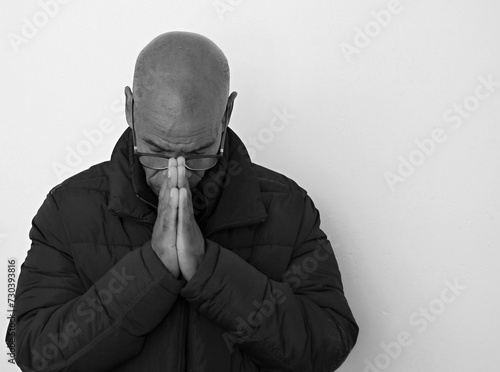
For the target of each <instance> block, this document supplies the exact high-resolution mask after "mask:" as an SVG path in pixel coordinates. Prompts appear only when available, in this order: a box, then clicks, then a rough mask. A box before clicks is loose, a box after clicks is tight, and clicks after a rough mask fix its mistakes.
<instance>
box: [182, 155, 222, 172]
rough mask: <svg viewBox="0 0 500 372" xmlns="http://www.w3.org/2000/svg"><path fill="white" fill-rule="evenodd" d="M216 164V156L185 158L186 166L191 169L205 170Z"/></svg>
mask: <svg viewBox="0 0 500 372" xmlns="http://www.w3.org/2000/svg"><path fill="white" fill-rule="evenodd" d="M215 164H217V158H196V159H188V160H186V166H188V167H189V168H190V169H192V170H205V169H210V168H212V167H213V166H214V165H215Z"/></svg>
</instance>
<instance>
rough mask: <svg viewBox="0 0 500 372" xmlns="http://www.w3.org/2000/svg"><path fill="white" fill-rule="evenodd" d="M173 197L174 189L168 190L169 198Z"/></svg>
mask: <svg viewBox="0 0 500 372" xmlns="http://www.w3.org/2000/svg"><path fill="white" fill-rule="evenodd" d="M173 196H174V189H170V197H171V198H172V197H173Z"/></svg>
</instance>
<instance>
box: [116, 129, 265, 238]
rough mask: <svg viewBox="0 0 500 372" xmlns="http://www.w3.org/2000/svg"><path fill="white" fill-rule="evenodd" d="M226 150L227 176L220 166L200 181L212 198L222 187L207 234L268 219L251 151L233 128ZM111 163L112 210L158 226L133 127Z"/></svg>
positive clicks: (153, 195) (121, 141)
mask: <svg viewBox="0 0 500 372" xmlns="http://www.w3.org/2000/svg"><path fill="white" fill-rule="evenodd" d="M225 148H226V149H227V150H228V151H226V153H225V154H224V158H223V159H221V161H220V163H221V164H220V167H222V168H223V172H222V173H223V176H220V175H221V170H220V167H219V169H218V170H219V172H218V173H217V172H208V173H207V174H206V175H205V177H204V178H203V179H202V181H201V182H200V184H201V183H202V185H200V189H201V188H202V189H203V190H205V194H208V196H210V189H211V188H212V191H213V190H214V188H219V190H218V194H217V197H216V199H214V200H213V202H214V203H216V205H213V206H212V208H209V209H210V211H209V212H210V215H209V216H208V218H207V220H206V221H205V222H206V225H205V228H204V229H203V230H204V232H205V235H209V234H211V233H213V232H215V231H217V230H222V229H226V228H230V227H236V226H246V225H251V224H254V223H257V222H262V221H264V220H265V219H266V217H267V213H266V211H265V208H264V204H263V202H262V199H261V195H260V187H259V183H258V180H257V175H256V173H255V171H254V169H253V167H252V163H251V160H250V157H249V155H248V152H247V150H246V148H245V145H244V144H243V142H241V140H240V139H239V137H238V136H237V135H236V134H235V133H234V132H233V131H232V130H231V128H228V135H227V137H226V145H225ZM110 163H111V167H110V169H111V170H110V175H109V192H110V194H109V202H108V209H109V210H110V211H111V212H112V213H113V214H116V215H119V216H123V217H130V218H134V219H137V220H140V221H142V222H148V223H154V222H155V220H156V206H157V204H158V198H157V196H156V195H155V194H154V193H153V191H152V190H151V189H150V188H149V186H148V185H147V183H146V179H145V173H144V170H143V168H142V166H141V164H140V163H139V161H138V159H137V157H136V156H135V155H134V153H133V145H132V133H131V130H130V128H127V130H125V132H124V133H123V134H122V136H121V137H120V139H119V140H118V142H117V144H116V146H115V148H114V150H113V153H112V155H111V162H110ZM216 174H218V175H219V176H216ZM210 177H212V178H210ZM209 184H210V186H209Z"/></svg>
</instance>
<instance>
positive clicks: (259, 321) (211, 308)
mask: <svg viewBox="0 0 500 372" xmlns="http://www.w3.org/2000/svg"><path fill="white" fill-rule="evenodd" d="M304 204H305V206H304V212H303V218H302V222H301V225H300V228H299V232H298V235H297V239H296V244H295V247H294V250H293V255H292V258H291V260H290V262H289V266H288V269H287V270H286V271H285V272H284V273H283V277H282V281H275V280H271V279H269V278H268V277H267V276H266V275H264V274H263V273H261V272H259V271H258V270H257V269H256V268H254V267H253V266H251V265H250V264H248V263H247V262H246V261H245V260H243V259H242V258H240V257H239V256H238V255H236V254H235V253H233V252H232V251H230V250H229V249H226V248H224V247H221V246H220V245H218V244H216V243H215V242H213V241H210V240H207V250H206V253H205V258H204V261H203V262H202V264H201V265H200V267H199V269H198V271H197V273H196V274H195V275H194V276H193V278H192V279H191V280H190V281H189V282H188V283H187V285H186V286H185V287H184V288H183V289H182V291H181V295H182V296H184V297H185V298H186V299H187V300H188V301H190V303H191V304H192V305H194V306H195V307H196V308H197V310H198V311H200V312H201V313H202V314H204V315H205V316H206V317H207V318H209V319H211V320H212V321H213V322H215V323H216V324H218V325H219V326H221V327H222V328H224V329H226V330H227V333H228V335H229V339H230V340H231V342H232V346H234V347H238V348H240V349H241V350H242V351H243V352H244V353H245V354H246V355H247V356H248V357H250V358H251V359H252V360H253V361H254V362H255V364H257V365H258V366H259V367H261V369H262V370H263V371H296V372H308V371H310V372H313V371H314V372H321V371H325V372H326V371H332V370H334V369H337V368H338V367H339V366H340V365H341V364H342V363H343V361H344V360H345V359H346V357H347V355H348V354H349V352H350V351H351V349H352V348H353V346H354V344H355V342H356V339H357V336H358V326H357V324H356V322H355V320H354V317H353V315H352V313H351V310H350V308H349V305H348V303H347V300H346V298H345V297H344V293H343V287H342V282H341V276H340V272H339V268H338V265H337V261H336V259H335V256H334V253H333V250H332V247H331V245H330V243H329V241H328V240H327V238H326V236H325V234H324V233H323V232H322V231H321V230H320V227H319V225H320V219H319V213H318V211H317V210H316V208H315V207H314V204H313V202H312V201H311V199H310V198H309V197H308V196H306V197H305V199H304ZM257 305H258V308H257V310H256V306H257Z"/></svg>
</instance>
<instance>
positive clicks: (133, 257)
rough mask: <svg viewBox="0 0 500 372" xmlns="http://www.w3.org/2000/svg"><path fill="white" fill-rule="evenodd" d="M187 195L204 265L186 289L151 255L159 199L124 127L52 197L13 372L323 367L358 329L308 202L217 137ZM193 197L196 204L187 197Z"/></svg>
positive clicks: (25, 273) (26, 289)
mask: <svg viewBox="0 0 500 372" xmlns="http://www.w3.org/2000/svg"><path fill="white" fill-rule="evenodd" d="M226 143H227V144H226V146H227V147H228V148H229V150H230V151H229V152H226V155H225V158H224V159H223V160H221V161H220V163H219V165H218V166H217V167H216V168H214V170H213V171H211V172H210V173H208V174H207V175H206V176H205V177H204V178H203V180H202V182H200V184H199V185H198V187H197V191H194V193H193V202H194V205H195V209H196V218H197V221H198V223H199V225H200V228H201V231H202V233H203V235H204V237H205V238H206V252H205V258H204V260H203V261H202V263H201V265H200V267H199V269H198V271H197V272H196V274H195V275H194V276H193V278H192V279H191V280H190V281H189V282H187V283H186V281H185V280H183V279H176V278H174V277H173V276H172V275H171V274H170V272H169V271H168V270H167V269H166V268H165V267H164V265H163V264H162V262H161V261H160V259H159V258H158V257H157V256H156V254H155V253H154V251H153V250H152V249H151V243H150V239H151V233H152V229H153V224H154V221H155V219H156V204H157V198H156V196H155V195H154V194H153V193H152V191H151V190H150V189H149V188H148V187H147V185H146V183H145V179H144V172H143V170H142V168H141V166H140V165H139V164H138V163H137V160H136V158H135V157H134V156H133V154H132V144H131V133H130V129H127V130H126V131H125V132H124V134H123V135H122V137H121V138H120V140H119V141H118V143H117V145H116V147H115V149H114V151H113V155H112V158H111V160H110V161H109V162H104V163H102V164H98V165H96V166H94V167H92V168H90V169H88V170H87V171H84V172H82V173H80V174H78V175H76V176H74V177H72V178H70V179H68V180H66V181H65V182H63V183H62V184H61V185H59V186H57V187H56V188H54V189H53V190H51V192H50V194H49V195H48V196H47V199H46V200H45V202H44V203H43V205H42V207H41V208H40V210H39V211H38V213H37V215H36V216H35V218H34V219H33V227H32V229H31V232H30V238H31V239H32V246H31V249H30V251H29V252H28V256H27V258H26V260H25V262H24V264H23V265H22V267H21V274H20V278H19V282H18V290H17V294H16V308H17V324H16V350H15V352H16V360H17V362H18V364H19V366H20V367H21V368H22V369H23V371H30V370H35V371H85V372H96V371H120V372H122V371H123V372H124V371H148V372H154V371H169V372H170V371H181V372H183V371H209V372H216V371H217V372H219V371H222V372H224V371H245V372H246V371H297V372H307V371H315V372H320V371H331V370H333V369H335V368H337V367H338V366H339V365H340V364H341V363H342V362H343V361H344V360H345V358H346V357H347V355H348V354H349V352H350V350H351V349H352V347H353V346H354V344H355V342H356V338H357V335H358V327H357V325H356V323H355V321H354V318H353V315H352V313H351V311H350V309H349V306H348V304H347V301H346V299H345V297H344V294H343V289H342V282H341V277H340V273H339V269H338V266H337V262H336V260H335V256H334V254H333V252H332V248H331V246H330V243H329V242H328V240H327V238H326V236H325V234H324V233H323V232H322V231H321V230H320V226H319V225H320V219H319V214H318V211H317V210H316V208H315V207H314V205H313V202H312V201H311V199H310V198H309V197H308V196H307V194H306V192H305V191H304V190H303V189H301V188H300V187H299V186H298V185H297V184H296V183H295V182H293V181H292V180H290V179H288V178H286V177H285V176H283V175H281V174H278V173H275V172H273V171H271V170H269V169H266V168H263V167H261V166H258V165H256V164H252V163H251V162H250V159H249V157H248V154H247V152H246V150H245V148H244V146H243V144H242V142H241V141H240V139H239V138H238V137H237V136H236V135H235V134H234V132H233V131H231V130H229V134H228V137H227V139H226ZM195 197H196V198H197V199H196V201H195V200H194V199H195Z"/></svg>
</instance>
